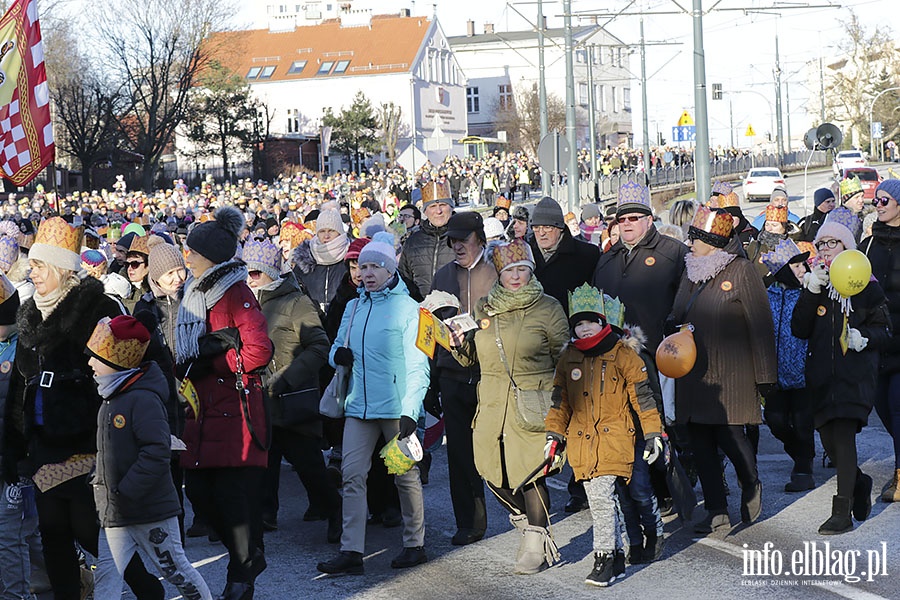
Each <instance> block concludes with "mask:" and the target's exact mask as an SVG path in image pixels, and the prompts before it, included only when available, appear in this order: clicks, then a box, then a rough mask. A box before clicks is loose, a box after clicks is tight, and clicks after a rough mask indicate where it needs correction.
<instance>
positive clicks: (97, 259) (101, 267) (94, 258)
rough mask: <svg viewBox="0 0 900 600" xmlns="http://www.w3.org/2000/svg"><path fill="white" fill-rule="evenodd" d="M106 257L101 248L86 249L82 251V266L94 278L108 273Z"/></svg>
mask: <svg viewBox="0 0 900 600" xmlns="http://www.w3.org/2000/svg"><path fill="white" fill-rule="evenodd" d="M106 267H107V262H106V257H105V256H104V255H103V253H102V252H100V251H99V250H85V251H84V252H82V253H81V268H82V269H84V270H85V271H87V274H88V275H90V276H91V277H93V278H94V279H100V278H101V277H103V275H105V274H106Z"/></svg>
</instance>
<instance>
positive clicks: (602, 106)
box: [597, 85, 606, 112]
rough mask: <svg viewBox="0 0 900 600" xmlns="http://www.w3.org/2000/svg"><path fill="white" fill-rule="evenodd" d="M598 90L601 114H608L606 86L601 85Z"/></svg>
mask: <svg viewBox="0 0 900 600" xmlns="http://www.w3.org/2000/svg"><path fill="white" fill-rule="evenodd" d="M597 89H598V90H599V97H600V102H599V103H598V104H600V112H606V86H604V85H600V86H597Z"/></svg>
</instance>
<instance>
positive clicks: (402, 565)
mask: <svg viewBox="0 0 900 600" xmlns="http://www.w3.org/2000/svg"><path fill="white" fill-rule="evenodd" d="M426 562H428V556H427V555H426V554H425V548H423V547H422V546H416V547H414V548H404V549H403V552H401V553H400V554H398V555H397V556H396V557H395V558H394V560H392V561H391V568H392V569H408V568H409V567H415V566H416V565H421V564H423V563H426Z"/></svg>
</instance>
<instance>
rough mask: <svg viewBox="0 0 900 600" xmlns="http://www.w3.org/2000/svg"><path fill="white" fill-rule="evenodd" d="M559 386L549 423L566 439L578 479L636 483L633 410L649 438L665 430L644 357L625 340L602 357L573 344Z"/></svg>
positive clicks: (564, 360) (560, 369) (559, 374)
mask: <svg viewBox="0 0 900 600" xmlns="http://www.w3.org/2000/svg"><path fill="white" fill-rule="evenodd" d="M553 384H554V403H553V407H552V408H551V409H550V411H549V412H548V413H547V418H546V419H545V425H546V428H547V431H551V432H554V433H557V434H563V435H565V438H566V456H567V457H568V460H569V465H571V467H572V470H573V471H574V472H575V479H576V480H578V481H582V480H585V479H594V478H595V477H599V476H601V475H616V476H618V477H624V478H625V479H626V480H627V479H630V478H631V468H632V464H633V463H634V440H635V423H634V418H633V416H632V412H631V411H632V410H634V414H636V415H637V417H638V419H639V420H640V423H641V430H643V431H644V432H645V435H649V434H654V433H656V434H658V433H660V432H661V431H662V423H661V421H660V418H659V413H658V412H657V410H656V400H655V399H654V397H653V391H652V390H651V388H650V381H649V379H648V375H647V368H646V367H645V366H644V361H643V360H642V359H641V357H640V356H638V355H637V353H636V352H635V351H634V350H633V349H631V348H629V347H627V346H626V345H625V344H624V343H623V342H622V341H621V340H618V341H616V343H615V345H614V346H613V347H612V349H611V350H609V351H608V352H605V353H603V354H600V355H598V356H587V355H585V353H583V352H582V351H581V350H579V349H578V348H576V347H575V346H574V345H572V344H569V345H568V346H566V348H565V349H564V350H563V353H562V356H560V358H559V364H558V365H557V366H556V374H555V376H554V380H553Z"/></svg>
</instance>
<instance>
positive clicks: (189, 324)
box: [175, 260, 247, 364]
mask: <svg viewBox="0 0 900 600" xmlns="http://www.w3.org/2000/svg"><path fill="white" fill-rule="evenodd" d="M246 280H247V266H246V265H245V264H244V263H242V262H240V261H237V260H231V261H228V262H226V263H222V264H220V265H216V266H214V267H212V268H211V269H209V270H208V271H207V272H206V273H204V274H203V275H201V276H200V279H194V278H193V277H191V278H190V279H188V280H187V282H186V283H185V284H184V298H182V300H181V306H179V307H178V321H177V324H176V325H175V361H176V362H177V363H178V364H183V363H185V362H187V361H189V360H191V359H192V358H196V357H197V356H199V355H200V342H199V340H200V336H201V335H203V334H205V333H206V315H207V313H208V312H209V309H211V308H212V307H213V306H215V305H216V302H218V301H219V300H221V299H222V296H224V295H225V292H227V291H228V288H230V287H231V286H233V285H234V284H235V283H238V282H239V281H246Z"/></svg>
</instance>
